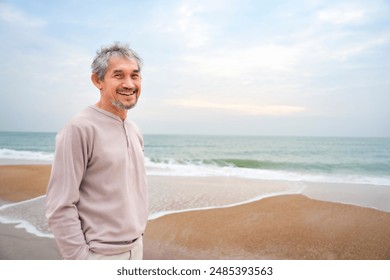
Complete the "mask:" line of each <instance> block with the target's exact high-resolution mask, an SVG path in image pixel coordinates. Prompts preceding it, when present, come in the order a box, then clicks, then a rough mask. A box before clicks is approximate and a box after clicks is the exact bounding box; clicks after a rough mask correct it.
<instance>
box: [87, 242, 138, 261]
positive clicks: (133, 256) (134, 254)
mask: <svg viewBox="0 0 390 280" xmlns="http://www.w3.org/2000/svg"><path fill="white" fill-rule="evenodd" d="M143 250H144V248H143V241H142V237H140V238H139V239H138V240H137V241H136V242H135V243H134V248H133V249H131V250H130V251H127V252H124V253H121V254H117V255H102V254H97V253H94V252H89V254H88V257H87V260H142V257H143Z"/></svg>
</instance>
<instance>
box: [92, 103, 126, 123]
mask: <svg viewBox="0 0 390 280" xmlns="http://www.w3.org/2000/svg"><path fill="white" fill-rule="evenodd" d="M96 107H98V108H100V109H102V110H105V111H107V112H110V113H112V114H114V115H116V116H118V117H119V118H120V119H121V120H122V121H124V120H125V119H126V117H127V110H124V109H119V108H117V107H115V106H114V105H112V104H106V103H104V102H102V101H101V100H100V101H99V102H97V103H96Z"/></svg>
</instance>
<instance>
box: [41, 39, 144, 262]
mask: <svg viewBox="0 0 390 280" xmlns="http://www.w3.org/2000/svg"><path fill="white" fill-rule="evenodd" d="M141 65H142V61H141V59H140V58H139V56H138V55H137V54H136V53H135V52H134V51H133V50H131V49H130V48H129V47H128V46H127V45H123V44H120V43H115V44H113V45H111V46H108V47H103V48H101V49H100V51H98V52H97V55H96V57H95V59H94V61H93V63H92V76H91V79H92V82H93V84H94V85H95V86H96V87H97V88H98V89H99V90H100V100H99V101H98V102H97V103H96V104H95V105H93V106H90V107H88V108H86V109H84V110H83V111H82V112H81V113H80V114H78V115H77V116H75V117H74V118H73V119H72V120H71V121H70V122H69V123H68V124H67V125H66V126H65V128H64V129H63V130H62V131H61V132H60V133H59V134H58V136H57V139H56V151H55V157H54V162H53V167H52V173H51V177H50V181H49V185H48V188H47V200H46V206H47V209H46V216H47V218H48V223H49V227H50V229H51V231H52V232H53V234H54V237H55V240H56V242H57V245H58V247H59V249H60V253H61V255H62V257H63V258H64V259H142V248H143V245H142V235H143V232H144V229H145V226H146V222H147V216H148V213H147V208H148V205H147V186H146V174H145V165H144V154H143V138H142V136H141V133H140V131H139V130H138V128H137V127H136V126H135V124H134V123H132V122H130V121H129V120H127V118H126V116H127V111H128V110H129V109H131V108H133V107H134V106H135V105H136V103H137V101H138V98H139V96H140V94H141Z"/></svg>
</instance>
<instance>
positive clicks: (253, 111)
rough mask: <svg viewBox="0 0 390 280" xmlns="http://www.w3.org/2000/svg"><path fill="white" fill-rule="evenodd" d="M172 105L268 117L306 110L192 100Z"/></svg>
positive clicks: (172, 102) (178, 101)
mask: <svg viewBox="0 0 390 280" xmlns="http://www.w3.org/2000/svg"><path fill="white" fill-rule="evenodd" d="M169 103H170V104H172V105H176V106H182V107H192V108H201V109H217V110H226V111H234V112H238V113H241V114H245V115H269V116H285V115H292V114H297V113H302V112H304V111H306V110H307V109H306V108H304V107H300V106H288V105H273V106H258V105H248V104H226V103H225V104H224V103H220V102H218V103H212V102H208V101H202V100H193V99H181V100H171V101H170V102H169Z"/></svg>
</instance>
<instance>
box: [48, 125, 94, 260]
mask: <svg viewBox="0 0 390 280" xmlns="http://www.w3.org/2000/svg"><path fill="white" fill-rule="evenodd" d="M87 151H88V143H87V139H86V137H85V135H83V133H82V131H81V130H80V129H79V128H77V127H74V126H68V127H65V128H64V129H63V130H62V131H61V132H60V133H59V134H58V136H57V139H56V151H55V156H54V161H53V166H52V172H51V176H50V181H49V184H48V187H47V193H46V217H47V219H48V224H49V228H50V230H51V231H52V233H53V234H54V237H55V240H56V243H57V245H58V247H59V250H60V253H61V255H62V257H63V258H64V259H86V258H87V256H88V254H89V247H88V245H87V244H86V241H85V238H84V234H83V231H82V229H81V222H80V219H79V215H78V210H77V202H78V201H79V196H80V195H79V188H80V184H81V181H82V178H83V175H84V173H85V170H86V166H87V163H88V152H87Z"/></svg>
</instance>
